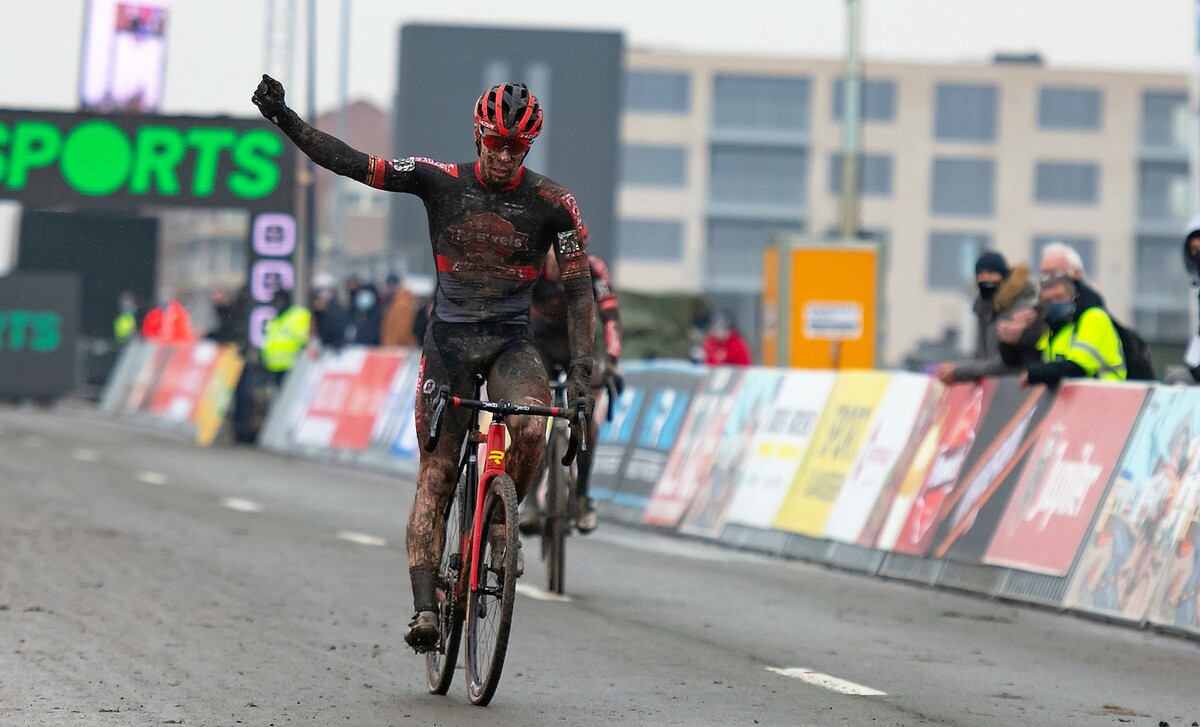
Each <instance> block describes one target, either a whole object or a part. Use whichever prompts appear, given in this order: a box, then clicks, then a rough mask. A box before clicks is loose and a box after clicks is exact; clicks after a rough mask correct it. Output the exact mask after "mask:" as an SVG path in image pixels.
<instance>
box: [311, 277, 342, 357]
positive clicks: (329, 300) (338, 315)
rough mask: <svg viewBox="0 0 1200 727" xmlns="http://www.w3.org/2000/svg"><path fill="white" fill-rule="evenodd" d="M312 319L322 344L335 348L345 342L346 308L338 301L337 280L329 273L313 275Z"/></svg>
mask: <svg viewBox="0 0 1200 727" xmlns="http://www.w3.org/2000/svg"><path fill="white" fill-rule="evenodd" d="M312 321H313V330H314V332H315V333H316V334H317V340H318V341H320V343H321V345H322V346H324V347H326V348H332V349H334V350H337V349H339V348H341V347H342V344H344V343H345V342H346V324H347V323H348V319H347V315H346V309H345V308H343V307H342V304H341V302H339V301H338V295H337V281H336V280H334V277H333V276H332V275H330V274H329V273H320V274H318V275H315V276H313V292H312Z"/></svg>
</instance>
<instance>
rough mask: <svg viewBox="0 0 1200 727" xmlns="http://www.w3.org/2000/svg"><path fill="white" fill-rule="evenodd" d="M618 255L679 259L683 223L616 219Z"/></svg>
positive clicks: (654, 258)
mask: <svg viewBox="0 0 1200 727" xmlns="http://www.w3.org/2000/svg"><path fill="white" fill-rule="evenodd" d="M617 257H618V258H619V259H621V260H638V261H650V262H678V261H680V260H682V259H683V223H682V222H680V221H679V220H628V219H623V220H618V221H617Z"/></svg>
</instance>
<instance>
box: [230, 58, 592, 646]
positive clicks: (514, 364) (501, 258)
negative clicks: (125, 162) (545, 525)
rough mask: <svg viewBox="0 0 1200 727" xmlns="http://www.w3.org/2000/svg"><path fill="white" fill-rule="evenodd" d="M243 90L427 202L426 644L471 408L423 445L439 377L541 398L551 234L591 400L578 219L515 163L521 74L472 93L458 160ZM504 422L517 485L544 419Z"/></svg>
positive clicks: (581, 386)
mask: <svg viewBox="0 0 1200 727" xmlns="http://www.w3.org/2000/svg"><path fill="white" fill-rule="evenodd" d="M252 100H253V102H254V104H255V105H257V106H258V108H259V111H261V112H262V115H263V116H265V117H266V118H267V119H268V120H270V121H271V122H272V123H274V124H277V125H278V126H279V128H280V130H282V131H283V132H284V133H285V134H287V136H288V137H289V138H290V139H291V140H292V141H293V142H295V144H296V146H298V147H299V148H300V150H301V151H303V152H304V153H305V154H307V155H308V156H309V158H311V159H312V160H313V161H314V162H316V163H317V164H319V165H321V166H322V167H325V168H326V169H329V170H330V171H333V172H336V173H337V174H340V175H342V176H345V177H350V178H351V179H355V180H357V181H359V182H362V183H363V184H368V185H370V186H372V187H376V188H378V189H384V190H388V191H391V192H407V193H409V194H414V195H416V196H418V197H420V198H421V200H422V201H423V202H424V203H425V209H426V213H427V214H428V217H429V233H430V242H431V243H432V246H433V254H434V258H435V260H436V263H437V289H436V291H435V293H434V296H435V297H434V310H433V314H432V317H431V319H430V323H429V326H428V328H427V330H426V333H425V347H424V357H423V358H422V361H421V374H420V378H419V382H418V386H419V387H420V395H419V396H418V397H417V414H416V425H417V437H418V441H419V442H420V444H421V449H420V452H421V461H420V465H419V469H418V472H417V492H416V497H415V500H414V503H413V508H412V513H411V515H410V517H409V520H408V537H407V550H408V562H409V576H410V578H411V580H412V590H413V604H414V609H415V611H416V614H415V615H414V616H413V620H412V622H411V623H410V624H409V629H408V632H407V633H406V634H405V635H404V639H405V641H407V642H408V644H409V645H410V646H412V647H413V648H414V649H416V650H417V651H418V652H422V651H428V650H430V649H433V648H436V646H437V643H438V639H439V633H438V623H437V614H436V613H435V611H434V609H435V607H436V602H435V594H434V582H435V579H436V576H437V570H438V561H439V560H440V557H441V552H442V543H443V540H444V539H445V535H446V533H445V523H444V520H443V518H444V514H445V510H446V506H447V504H448V503H449V499H450V497H451V494H452V492H453V490H454V486H455V479H456V476H457V465H458V462H457V460H458V455H459V445H460V443H461V442H462V438H463V436H464V435H465V433H466V429H467V427H468V425H469V421H470V413H469V412H468V411H467V410H465V409H457V408H451V409H449V410H447V411H446V413H445V418H444V420H443V421H444V429H443V430H442V435H441V437H440V440H439V443H438V447H437V449H436V450H435V451H434V452H432V453H427V452H426V451H425V448H424V444H425V443H426V442H427V441H428V439H429V423H430V418H431V416H432V413H433V407H434V404H435V402H436V400H437V394H438V389H439V387H440V386H441V385H442V384H449V385H450V389H451V394H452V395H453V396H461V397H465V398H470V397H472V396H473V395H474V394H475V389H474V386H475V377H476V375H482V376H483V377H485V378H486V381H487V387H488V392H489V395H490V396H491V398H493V399H497V400H501V399H502V400H507V401H510V402H514V403H519V404H536V405H541V406H549V405H550V390H549V387H548V385H547V382H546V375H545V370H544V368H543V366H542V363H541V360H540V359H539V358H538V353H537V348H536V347H535V346H534V343H533V336H532V332H531V327H530V318H529V307H530V296H531V294H532V291H533V285H534V282H535V281H536V280H537V277H538V271H539V270H540V269H541V266H542V263H543V261H544V260H545V258H546V256H547V254H548V253H549V251H550V249H551V247H553V248H554V255H555V258H556V260H557V262H558V265H559V268H560V269H561V270H562V280H563V286H564V288H565V290H566V294H567V320H568V324H569V338H570V344H569V351H570V354H569V362H568V375H569V385H568V396H569V398H570V400H571V401H575V400H576V399H577V398H580V397H586V398H588V400H589V401H590V395H591V387H590V380H591V373H592V347H593V345H594V341H595V335H596V334H595V303H594V302H593V299H592V291H591V270H590V268H589V266H588V261H587V253H586V252H585V248H586V245H587V228H586V226H585V225H584V223H583V220H582V218H581V217H580V214H579V207H578V205H577V204H576V202H575V197H574V196H573V195H572V194H571V192H570V191H569V190H567V189H566V188H565V187H563V186H561V185H559V184H556V183H554V182H552V181H550V180H549V179H547V178H546V177H544V176H542V175H540V174H537V173H535V172H532V171H530V170H528V169H526V168H525V167H524V166H523V164H522V162H523V161H524V159H525V155H526V153H528V151H529V145H530V144H531V143H532V142H533V140H534V139H535V138H536V137H537V135H538V132H540V131H541V128H542V108H541V105H540V104H539V103H538V101H537V99H536V98H535V97H534V96H533V94H531V93H530V92H529V89H528V88H526V87H525V86H524V84H519V83H518V84H512V83H505V84H500V85H498V86H494V87H492V88H491V89H488V90H487V91H486V92H484V94H483V95H482V96H480V97H479V100H478V101H477V102H476V104H475V125H474V134H475V149H476V152H477V154H478V157H479V158H478V160H477V161H474V162H464V163H461V164H445V163H442V162H436V161H433V160H431V159H424V158H421V157H409V158H407V159H395V160H392V161H390V162H388V161H385V160H383V159H381V158H379V157H377V156H371V155H369V154H365V153H363V152H361V151H358V150H356V149H353V148H351V147H350V146H349V145H347V144H346V143H344V142H342V141H341V140H339V139H336V138H334V137H333V136H330V135H329V134H326V133H324V132H322V131H319V130H317V129H315V128H313V127H312V126H309V125H308V124H307V123H305V122H304V121H303V120H301V119H300V117H299V116H297V115H296V113H295V112H294V111H292V110H291V109H290V108H288V107H287V105H286V104H285V103H284V89H283V86H282V85H281V84H280V83H279V82H278V81H276V80H275V79H273V78H270V77H269V76H266V75H264V76H263V80H262V82H261V83H260V84H259V85H258V88H257V90H256V91H255V93H254V96H253V99H252ZM589 414H590V412H589ZM572 426H578V425H577V424H576V423H575V422H574V421H572ZM508 427H509V434H510V437H511V440H512V441H511V444H510V448H509V453H508V458H507V469H508V474H509V475H510V476H511V477H512V479H513V481H514V483H516V486H517V495H518V497H524V496H525V492H526V491H527V490H528V489H529V488H528V485H529V483H530V482H531V481H532V480H533V478H535V477H536V476H537V473H538V471H539V468H540V465H541V458H542V451H543V449H544V447H545V431H546V423H545V420H544V419H543V418H541V417H516V418H510V419H509V421H508ZM580 434H582V432H580Z"/></svg>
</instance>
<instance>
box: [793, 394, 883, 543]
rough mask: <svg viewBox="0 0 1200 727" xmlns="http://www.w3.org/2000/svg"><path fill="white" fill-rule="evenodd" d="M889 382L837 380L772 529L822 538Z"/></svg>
mask: <svg viewBox="0 0 1200 727" xmlns="http://www.w3.org/2000/svg"><path fill="white" fill-rule="evenodd" d="M890 378H891V375H890V374H886V373H882V372H875V371H848V372H846V373H841V374H838V380H837V383H836V384H835V385H834V387H833V393H832V394H831V395H830V397H829V403H828V404H826V405H825V411H824V412H823V413H822V414H821V421H820V422H819V423H818V424H817V429H816V431H815V432H813V438H812V443H811V444H810V445H809V447H808V452H806V453H805V455H804V462H803V463H802V464H801V465H800V469H799V470H797V471H796V476H795V478H793V479H792V486H791V489H789V490H788V494H787V497H786V498H784V501H783V505H782V506H781V507H780V508H779V513H778V514H777V515H776V516H775V527H776V528H779V529H780V530H789V531H791V532H793V533H800V534H801V535H808V536H811V537H815V538H819V537H821V536H822V535H823V534H824V532H825V520H826V519H827V518H828V517H829V512H830V510H832V509H833V503H834V501H836V500H837V497H838V493H839V492H841V489H842V483H844V482H845V480H846V473H847V472H849V471H850V468H851V467H852V466H854V459H855V457H856V456H857V455H858V451H859V449H860V448H861V447H862V439H863V436H864V435H865V434H866V431H867V424H868V423H869V422H870V421H871V415H872V414H873V413H874V411H875V407H876V406H878V405H879V401H880V399H882V398H883V392H884V390H885V389H887V385H888V380H889V379H890Z"/></svg>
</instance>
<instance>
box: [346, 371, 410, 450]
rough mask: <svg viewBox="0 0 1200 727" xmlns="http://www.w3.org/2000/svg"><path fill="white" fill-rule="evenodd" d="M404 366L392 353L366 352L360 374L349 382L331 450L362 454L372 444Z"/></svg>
mask: <svg viewBox="0 0 1200 727" xmlns="http://www.w3.org/2000/svg"><path fill="white" fill-rule="evenodd" d="M401 363H403V359H402V358H401V357H399V356H397V355H395V354H392V353H386V352H383V351H379V350H374V349H372V350H370V351H368V352H367V355H366V356H365V357H364V358H363V361H362V366H361V367H360V368H359V370H358V374H357V375H356V376H354V377H353V378H351V379H350V387H349V389H348V390H347V391H346V398H345V399H344V402H343V405H342V408H341V411H339V412H338V416H337V427H336V428H335V429H334V432H333V437H332V438H331V439H330V442H329V444H330V446H331V447H333V448H334V449H344V450H349V451H352V452H361V451H363V450H365V449H366V448H367V447H368V446H369V445H370V444H371V435H372V433H373V432H374V431H375V420H376V419H377V418H379V415H380V412H381V411H382V410H383V405H384V404H385V403H386V402H387V400H388V399H387V394H388V391H389V389H391V386H392V381H393V380H394V379H395V378H396V370H397V369H398V368H400V364H401Z"/></svg>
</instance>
